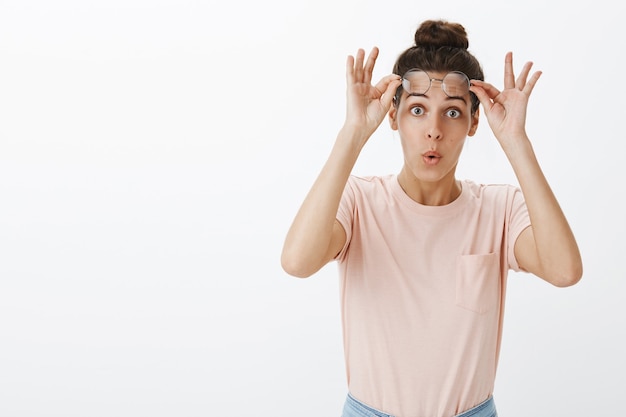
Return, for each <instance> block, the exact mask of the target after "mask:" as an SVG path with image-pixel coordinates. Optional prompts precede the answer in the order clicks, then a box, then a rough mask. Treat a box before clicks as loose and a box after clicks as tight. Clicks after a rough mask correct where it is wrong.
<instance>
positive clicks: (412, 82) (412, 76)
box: [402, 68, 470, 98]
mask: <svg viewBox="0 0 626 417" xmlns="http://www.w3.org/2000/svg"><path fill="white" fill-rule="evenodd" d="M433 81H439V82H441V89H442V90H443V92H444V93H445V94H446V95H447V96H448V97H452V98H459V97H465V95H466V94H468V93H469V92H470V89H469V88H470V80H469V78H468V77H467V75H465V74H464V73H462V72H461V71H450V72H449V73H447V74H446V75H444V77H443V78H430V75H429V74H428V73H427V72H426V71H424V70H421V69H419V68H414V69H410V70H408V71H407V72H406V73H405V74H404V77H402V88H404V91H406V92H407V93H409V95H410V96H423V95H424V94H426V93H427V92H428V90H430V87H431V85H432V82H433Z"/></svg>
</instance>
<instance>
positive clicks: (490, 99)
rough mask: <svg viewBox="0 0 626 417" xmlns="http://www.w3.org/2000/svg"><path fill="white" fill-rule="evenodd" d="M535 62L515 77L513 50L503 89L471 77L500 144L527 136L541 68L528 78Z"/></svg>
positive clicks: (473, 90)
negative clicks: (532, 95)
mask: <svg viewBox="0 0 626 417" xmlns="http://www.w3.org/2000/svg"><path fill="white" fill-rule="evenodd" d="M532 65H533V64H532V62H527V63H526V64H525V65H524V67H523V68H522V72H521V73H520V75H519V76H518V77H517V80H516V79H515V75H514V73H513V53H511V52H508V53H507V54H506V57H505V59H504V90H502V91H499V90H498V89H497V88H496V87H494V86H493V85H492V84H489V83H486V82H484V81H480V80H471V83H472V86H471V87H470V90H471V91H472V92H473V93H474V94H476V96H477V97H478V99H479V100H480V103H481V104H482V107H483V110H484V112H485V116H486V117H487V121H488V122H489V126H490V127H491V130H492V131H493V133H494V135H495V136H496V138H497V139H498V141H499V142H500V145H501V146H502V147H503V148H505V150H506V148H507V145H509V144H513V142H512V141H516V140H520V138H526V127H525V125H526V109H527V107H528V99H529V97H530V93H531V92H532V91H533V88H534V87H535V84H536V83H537V80H539V77H540V76H541V71H536V72H535V73H533V75H532V76H531V77H530V78H528V75H529V73H530V69H531V67H532Z"/></svg>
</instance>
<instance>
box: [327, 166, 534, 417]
mask: <svg viewBox="0 0 626 417" xmlns="http://www.w3.org/2000/svg"><path fill="white" fill-rule="evenodd" d="M337 218H338V220H339V221H340V222H341V224H342V225H343V227H344V229H345V230H346V233H347V242H346V245H345V246H344V248H343V249H342V251H341V252H340V253H339V255H338V256H337V260H338V265H339V271H340V297H341V309H342V311H341V312H342V325H343V339H344V349H345V360H346V371H347V378H348V389H349V391H350V393H351V394H352V395H353V396H354V397H355V398H357V399H358V400H360V401H362V402H364V403H365V404H367V405H369V406H371V407H373V408H376V409H379V410H382V411H384V412H386V413H389V414H392V415H394V416H397V417H451V416H453V415H455V414H458V413H461V412H463V411H465V410H467V409H469V408H471V407H473V406H475V405H477V404H479V403H480V402H482V401H484V400H485V399H487V398H488V397H489V396H490V395H492V393H493V388H494V381H495V376H496V368H497V363H498V355H499V350H500V340H501V336H502V320H503V313H504V299H505V289H506V277H507V273H508V271H509V269H512V270H515V271H519V270H520V268H519V266H518V264H517V262H516V260H515V255H514V252H513V247H514V244H515V240H516V239H517V237H518V236H519V234H520V233H521V232H522V230H524V229H525V228H526V227H528V226H529V225H530V220H529V217H528V212H527V209H526V205H525V202H524V198H523V196H522V193H521V191H520V190H519V188H517V187H514V186H511V185H479V184H475V183H473V182H471V181H464V182H462V192H461V195H460V196H459V197H458V198H457V199H456V200H455V201H453V202H452V203H450V204H448V205H445V206H424V205H421V204H419V203H417V202H415V201H414V200H412V199H411V198H410V197H409V196H407V195H406V193H405V192H404V191H403V190H402V188H401V187H400V185H399V184H398V180H397V176H396V175H388V176H384V177H366V178H362V177H356V176H351V177H350V179H349V181H348V184H347V185H346V188H345V191H344V195H343V198H342V201H341V204H340V207H339V211H338V214H337Z"/></svg>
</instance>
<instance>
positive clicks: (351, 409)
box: [342, 393, 498, 417]
mask: <svg viewBox="0 0 626 417" xmlns="http://www.w3.org/2000/svg"><path fill="white" fill-rule="evenodd" d="M342 417H394V416H393V415H391V414H387V413H384V412H382V411H380V410H377V409H375V408H372V407H370V406H368V405H366V404H363V403H362V402H361V401H359V400H357V399H356V398H354V397H353V396H352V395H351V394H349V393H348V398H346V403H345V405H344V408H343V415H342ZM454 417H498V413H497V411H496V404H495V402H494V401H493V397H489V398H487V399H486V400H485V401H483V402H482V403H480V404H478V405H477V406H475V407H472V408H470V409H469V410H467V411H464V412H462V413H461V414H457V415H456V416H454Z"/></svg>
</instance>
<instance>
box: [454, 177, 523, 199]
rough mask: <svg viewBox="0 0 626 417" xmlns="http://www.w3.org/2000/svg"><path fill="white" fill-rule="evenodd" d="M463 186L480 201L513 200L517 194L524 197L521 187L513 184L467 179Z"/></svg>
mask: <svg viewBox="0 0 626 417" xmlns="http://www.w3.org/2000/svg"><path fill="white" fill-rule="evenodd" d="M463 187H464V189H466V190H467V191H468V193H469V195H470V196H471V197H472V198H473V199H476V200H480V201H494V200H495V201H511V200H514V199H515V198H516V197H517V196H519V197H522V192H521V189H520V188H519V187H518V186H516V185H512V184H485V183H477V182H474V181H471V180H465V181H463Z"/></svg>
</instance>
